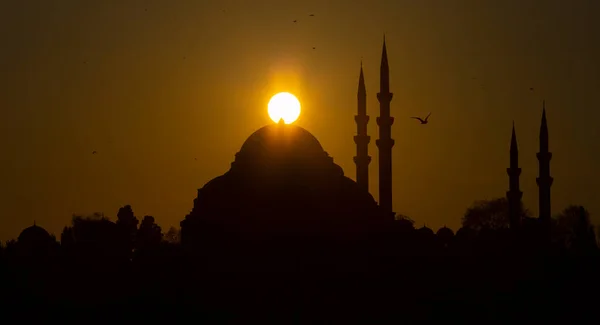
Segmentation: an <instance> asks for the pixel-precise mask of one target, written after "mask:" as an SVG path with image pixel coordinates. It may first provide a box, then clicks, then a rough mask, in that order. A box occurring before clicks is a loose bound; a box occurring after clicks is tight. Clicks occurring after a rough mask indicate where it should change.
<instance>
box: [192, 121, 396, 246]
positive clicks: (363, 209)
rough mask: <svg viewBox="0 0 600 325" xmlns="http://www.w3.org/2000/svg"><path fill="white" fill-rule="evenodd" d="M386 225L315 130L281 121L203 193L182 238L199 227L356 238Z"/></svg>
mask: <svg viewBox="0 0 600 325" xmlns="http://www.w3.org/2000/svg"><path fill="white" fill-rule="evenodd" d="M388 219H389V220H388ZM387 221H390V222H393V219H391V218H387V219H386V218H385V217H384V215H383V214H382V213H380V208H379V206H378V205H377V203H376V202H375V200H374V199H373V197H372V196H371V194H369V192H367V191H364V189H363V188H361V187H360V186H359V185H358V184H357V183H356V182H355V181H353V180H351V179H350V178H348V177H346V176H344V172H343V170H342V168H341V167H339V166H338V165H336V164H335V163H334V162H333V158H331V157H330V156H329V155H328V154H327V153H326V152H325V151H324V150H323V148H322V147H321V144H320V143H319V141H318V140H317V139H316V138H315V137H314V136H313V135H312V134H311V133H310V132H308V131H307V130H305V129H303V128H301V127H299V126H295V125H285V124H283V123H278V124H272V125H268V126H265V127H263V128H261V129H259V130H257V131H256V132H254V133H253V134H252V135H250V137H248V139H247V140H246V141H245V142H244V144H243V145H242V148H241V149H240V151H239V152H238V153H237V154H236V155H235V161H234V162H233V163H232V164H231V168H230V170H229V171H228V172H226V173H225V174H224V175H222V176H219V177H217V178H215V179H213V180H211V181H209V182H208V183H207V184H206V185H204V187H202V188H201V189H199V190H198V196H197V198H196V199H195V200H194V208H193V209H192V211H191V213H190V214H189V215H188V216H186V218H185V220H183V221H182V222H181V239H182V243H184V244H187V243H190V242H193V241H194V239H195V238H199V237H201V233H202V229H204V230H205V231H208V229H212V230H211V232H212V233H213V234H214V233H215V232H219V233H223V232H225V233H232V234H233V233H235V235H236V236H238V238H243V237H244V236H251V237H255V236H259V237H261V238H268V237H269V236H271V235H273V236H278V237H285V236H288V235H290V234H306V233H311V234H318V233H322V234H327V235H326V236H329V235H331V234H337V235H348V234H350V235H351V234H357V233H364V232H366V231H368V230H369V228H370V226H377V225H380V224H381V223H382V222H384V223H385V222H387ZM213 230H214V231H213Z"/></svg>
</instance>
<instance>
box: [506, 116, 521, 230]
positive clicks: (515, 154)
mask: <svg viewBox="0 0 600 325" xmlns="http://www.w3.org/2000/svg"><path fill="white" fill-rule="evenodd" d="M506 172H507V173H508V188H509V190H508V192H506V199H507V201H508V213H509V220H510V228H511V229H518V228H519V227H520V226H521V215H522V213H521V199H522V198H523V192H521V190H520V186H519V177H520V176H521V168H519V149H518V146H517V134H516V132H515V123H514V122H513V127H512V136H511V140H510V167H509V168H507V169H506Z"/></svg>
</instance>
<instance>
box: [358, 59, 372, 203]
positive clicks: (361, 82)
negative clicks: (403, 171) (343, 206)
mask: <svg viewBox="0 0 600 325" xmlns="http://www.w3.org/2000/svg"><path fill="white" fill-rule="evenodd" d="M357 98H358V114H357V115H355V116H354V120H355V121H356V135H355V136H354V143H356V156H355V157H354V163H355V164H356V182H357V183H358V185H359V186H360V187H361V188H362V189H364V190H365V191H367V192H368V191H369V163H370V162H371V156H369V142H371V137H370V136H368V135H367V124H368V123H369V115H367V90H366V87H365V77H364V75H363V68H362V61H361V62H360V77H359V78H358V96H357Z"/></svg>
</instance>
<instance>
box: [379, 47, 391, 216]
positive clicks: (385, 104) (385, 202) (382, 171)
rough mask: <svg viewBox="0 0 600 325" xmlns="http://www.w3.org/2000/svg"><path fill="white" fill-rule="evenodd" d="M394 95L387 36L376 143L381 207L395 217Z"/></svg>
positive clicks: (383, 53)
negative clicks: (393, 194) (393, 169)
mask: <svg viewBox="0 0 600 325" xmlns="http://www.w3.org/2000/svg"><path fill="white" fill-rule="evenodd" d="M393 96H394V94H393V93H391V92H390V68H389V64H388V58H387V49H386V46H385V36H384V38H383V52H382V53H381V68H380V76H379V93H378V94H377V99H378V100H379V117H377V125H378V126H379V139H377V141H376V142H375V143H376V144H377V148H378V149H379V206H381V208H382V209H383V212H384V213H386V214H388V215H391V216H393V214H394V212H393V209H392V147H393V146H394V139H392V124H394V118H393V117H392V116H390V102H391V101H392V97H393Z"/></svg>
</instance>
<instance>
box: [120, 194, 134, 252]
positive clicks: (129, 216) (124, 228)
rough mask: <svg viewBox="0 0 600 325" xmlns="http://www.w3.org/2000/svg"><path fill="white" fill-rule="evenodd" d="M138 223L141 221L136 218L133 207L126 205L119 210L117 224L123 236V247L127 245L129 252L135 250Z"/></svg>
mask: <svg viewBox="0 0 600 325" xmlns="http://www.w3.org/2000/svg"><path fill="white" fill-rule="evenodd" d="M138 223H139V221H138V219H137V218H136V217H135V215H134V213H133V209H132V208H131V205H126V206H124V207H122V208H120V209H119V212H118V213H117V222H116V224H117V228H118V229H119V233H120V235H121V236H120V239H121V240H122V241H123V245H126V247H127V249H128V251H129V252H131V251H132V250H133V248H134V244H135V236H136V234H137V225H138Z"/></svg>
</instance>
